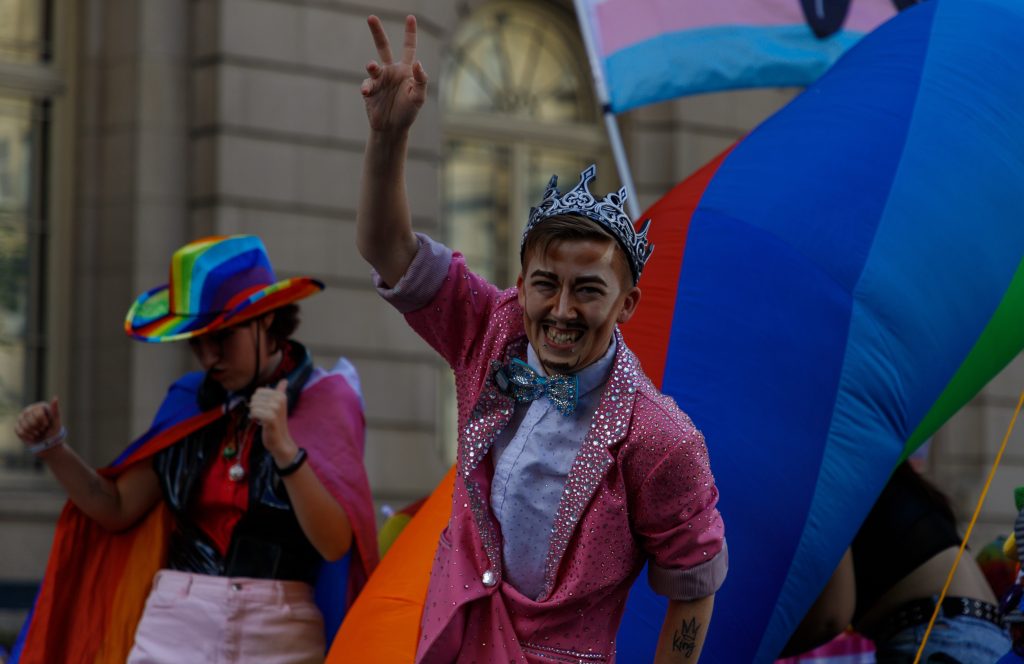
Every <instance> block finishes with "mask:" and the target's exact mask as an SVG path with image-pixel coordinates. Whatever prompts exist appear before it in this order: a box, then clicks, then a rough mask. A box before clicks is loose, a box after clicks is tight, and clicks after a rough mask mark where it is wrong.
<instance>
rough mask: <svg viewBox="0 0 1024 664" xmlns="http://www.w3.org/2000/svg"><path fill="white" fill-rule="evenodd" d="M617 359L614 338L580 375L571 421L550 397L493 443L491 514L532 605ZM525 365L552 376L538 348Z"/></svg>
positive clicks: (525, 406) (532, 405)
mask: <svg viewBox="0 0 1024 664" xmlns="http://www.w3.org/2000/svg"><path fill="white" fill-rule="evenodd" d="M614 359H615V338H614V337H612V342H611V344H610V345H609V347H608V351H607V352H606V353H605V354H604V355H603V356H602V357H601V359H599V360H598V361H597V362H595V363H593V364H591V365H590V366H588V367H586V368H584V369H583V370H582V371H580V372H579V374H578V376H579V402H578V404H577V406H576V411H575V412H574V413H573V414H572V415H570V416H568V417H567V416H565V415H562V414H561V413H560V412H558V410H556V409H555V405H554V404H553V403H551V400H550V399H548V398H547V397H541V398H540V399H537V400H536V401H532V402H529V403H520V404H516V408H515V412H514V413H513V415H512V419H511V421H510V422H509V424H508V426H507V427H505V429H504V430H503V431H502V432H501V434H499V435H498V438H497V440H495V442H494V448H493V450H494V451H493V454H494V458H495V459H496V463H495V467H494V479H493V480H492V481H491V510H492V511H493V512H494V515H495V516H496V517H497V519H498V522H499V523H500V524H501V533H502V539H503V550H502V557H503V562H504V567H505V579H506V580H507V581H509V582H510V583H511V584H512V585H513V586H514V587H515V588H516V590H518V591H519V592H521V593H523V595H525V596H526V597H529V598H531V599H536V598H538V597H539V596H540V594H541V592H542V591H543V589H544V563H545V561H546V559H547V553H548V547H549V545H550V541H551V528H552V526H553V525H554V523H555V513H556V512H557V511H558V503H559V501H560V500H561V498H562V490H563V489H564V488H565V481H566V478H568V476H569V470H570V469H571V468H572V462H573V460H575V458H576V453H577V452H578V451H579V449H580V446H581V445H582V444H583V439H584V438H585V437H586V435H587V432H588V431H589V430H590V420H591V418H593V416H594V411H595V410H597V406H598V403H599V402H600V400H601V394H602V393H603V391H604V390H603V389H602V388H603V387H604V385H605V383H607V382H608V376H609V374H610V373H611V368H612V362H613V361H614ZM526 360H527V362H528V363H529V365H530V366H531V367H533V369H534V370H535V371H537V372H538V373H540V374H541V375H547V374H546V372H545V371H544V369H543V367H542V365H541V363H540V360H539V359H538V358H537V354H536V353H535V352H534V350H533V346H530V345H528V349H527V356H526Z"/></svg>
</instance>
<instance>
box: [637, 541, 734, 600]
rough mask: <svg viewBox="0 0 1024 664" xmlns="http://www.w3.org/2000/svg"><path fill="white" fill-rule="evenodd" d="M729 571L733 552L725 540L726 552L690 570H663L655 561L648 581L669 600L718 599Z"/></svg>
mask: <svg viewBox="0 0 1024 664" xmlns="http://www.w3.org/2000/svg"><path fill="white" fill-rule="evenodd" d="M728 571H729V548H728V546H726V542H725V540H722V550H721V551H719V552H718V553H716V554H715V556H714V557H713V558H711V560H707V561H704V562H702V563H701V564H699V565H697V566H695V567H688V568H686V569H669V568H666V567H661V566H659V565H658V564H656V563H655V562H654V561H653V560H651V561H650V562H649V563H648V565H647V581H648V583H650V585H651V589H652V590H654V592H656V593H658V594H659V595H664V596H665V597H668V598H669V599H674V600H680V601H690V600H694V599H700V598H701V597H708V596H710V595H714V594H715V593H716V592H717V591H718V589H719V588H720V587H721V586H722V582H723V581H725V575H726V573H727V572H728Z"/></svg>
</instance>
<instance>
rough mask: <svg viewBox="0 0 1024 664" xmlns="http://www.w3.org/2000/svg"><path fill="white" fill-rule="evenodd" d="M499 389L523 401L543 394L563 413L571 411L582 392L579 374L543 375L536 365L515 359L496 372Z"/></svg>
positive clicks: (568, 413)
mask: <svg viewBox="0 0 1024 664" xmlns="http://www.w3.org/2000/svg"><path fill="white" fill-rule="evenodd" d="M494 380H495V382H496V383H497V384H498V389H500V390H501V391H502V392H504V393H506V394H509V395H511V396H512V397H513V398H514V399H515V400H516V401H519V402H521V403H524V402H528V401H534V400H536V399H539V398H541V397H543V396H546V397H547V398H548V400H550V401H551V403H552V404H554V406H555V408H556V409H557V410H558V412H560V413H561V414H562V415H565V416H569V415H572V414H573V412H574V411H575V410H576V402H577V399H578V395H579V382H580V381H579V378H578V377H577V376H575V375H572V376H547V377H545V376H541V375H540V374H539V373H537V372H536V371H535V370H534V369H533V367H531V366H530V365H529V364H527V363H526V362H523V361H522V360H520V359H514V360H512V362H510V363H509V364H507V365H505V366H504V367H502V368H501V369H500V370H498V371H497V372H496V373H495V375H494Z"/></svg>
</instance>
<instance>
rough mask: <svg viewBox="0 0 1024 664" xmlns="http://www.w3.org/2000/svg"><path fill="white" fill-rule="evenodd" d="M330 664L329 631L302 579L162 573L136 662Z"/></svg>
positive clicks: (139, 635)
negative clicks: (327, 653)
mask: <svg viewBox="0 0 1024 664" xmlns="http://www.w3.org/2000/svg"><path fill="white" fill-rule="evenodd" d="M323 660H324V625H323V617H322V616H321V615H320V609H318V608H317V606H316V604H314V603H313V588H312V587H311V586H310V585H309V584H306V583H303V582H301V581H272V580H268V579H247V578H227V577H219V576H206V575H203V574H190V573H188V572H176V571H172V570H160V571H159V572H157V574H156V577H155V578H154V579H153V589H152V590H151V591H150V593H149V598H148V599H147V600H146V608H145V610H144V611H143V614H142V619H141V620H140V621H139V627H138V629H137V630H136V632H135V645H134V647H133V648H132V651H131V653H130V654H129V655H128V662H129V664H164V663H167V664H170V663H171V662H174V663H178V662H217V663H225V664H226V663H228V662H258V663H261V664H264V663H265V664H307V663H309V664H312V663H314V662H316V663H318V664H319V663H320V662H323Z"/></svg>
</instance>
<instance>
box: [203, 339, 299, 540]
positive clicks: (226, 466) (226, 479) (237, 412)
mask: <svg viewBox="0 0 1024 664" xmlns="http://www.w3.org/2000/svg"><path fill="white" fill-rule="evenodd" d="M295 365H296V363H295V360H294V358H292V354H291V345H290V344H286V345H285V347H284V349H283V357H282V358H281V364H280V365H278V367H277V369H276V370H275V371H274V373H273V375H272V376H271V377H270V380H269V381H267V384H268V385H274V384H276V383H277V381H279V380H281V378H284V377H285V376H286V375H288V373H289V372H291V371H292V370H293V369H294V368H295ZM248 412H249V409H248V404H247V403H242V404H239V405H238V406H236V407H235V408H234V409H232V411H231V412H230V413H228V415H227V418H228V422H227V429H226V430H225V432H224V438H223V439H222V440H221V443H220V447H218V448H217V453H216V455H215V456H214V457H213V460H212V461H211V462H210V463H209V464H208V465H207V466H206V468H205V469H204V470H203V480H202V482H201V483H200V485H199V490H198V491H197V492H196V497H195V500H194V501H193V503H192V507H191V510H190V512H191V516H192V520H193V521H194V522H195V523H196V525H198V526H199V528H201V529H202V531H203V532H204V533H206V535H207V536H208V537H209V538H210V539H211V540H212V541H213V544H214V546H216V547H217V551H219V552H220V554H221V555H222V556H226V555H227V552H228V547H229V546H230V545H231V534H232V533H233V532H234V530H235V526H236V525H238V522H239V521H240V520H241V518H242V515H243V514H245V511H246V510H247V509H248V508H249V464H250V457H251V455H252V447H253V439H254V438H255V436H256V431H257V429H258V427H257V426H256V425H255V423H253V422H252V421H250V420H249V418H248ZM230 446H234V449H235V454H234V456H231V457H230V458H229V457H228V456H226V455H225V450H226V449H228V448H229V447H230ZM236 462H237V463H239V464H241V466H242V468H243V469H244V470H245V476H244V478H243V479H242V480H240V481H237V482H235V481H232V480H231V478H230V476H229V473H230V471H231V467H232V466H234V465H235V463H236Z"/></svg>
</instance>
